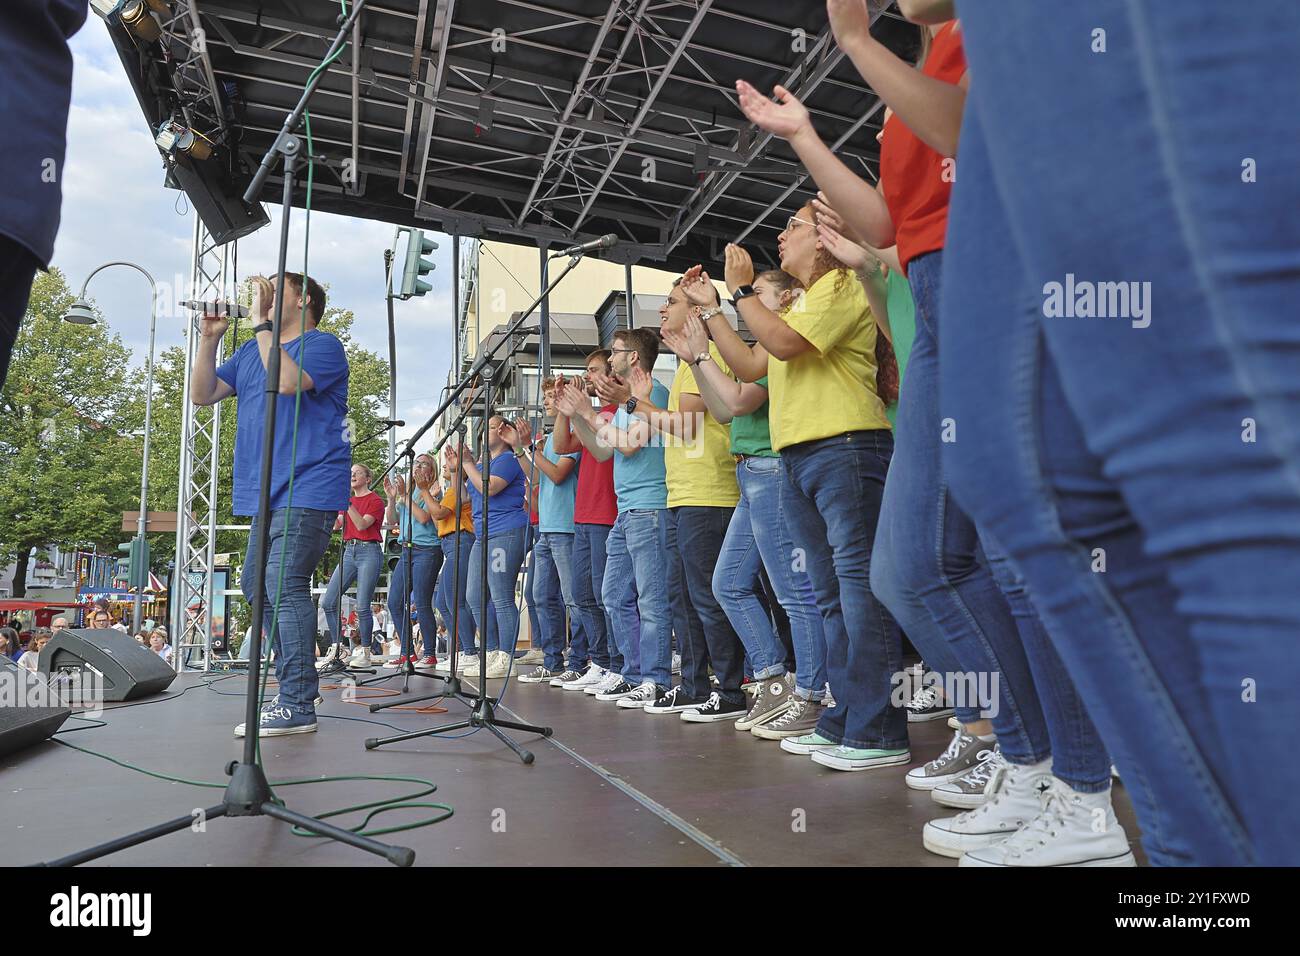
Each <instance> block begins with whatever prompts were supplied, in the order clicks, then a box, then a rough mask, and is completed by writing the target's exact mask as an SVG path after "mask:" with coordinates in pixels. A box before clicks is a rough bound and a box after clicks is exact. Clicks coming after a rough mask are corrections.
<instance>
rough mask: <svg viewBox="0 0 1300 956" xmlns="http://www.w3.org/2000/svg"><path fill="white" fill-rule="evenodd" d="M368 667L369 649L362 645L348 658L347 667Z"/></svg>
mask: <svg viewBox="0 0 1300 956" xmlns="http://www.w3.org/2000/svg"><path fill="white" fill-rule="evenodd" d="M369 666H370V648H368V647H365V646H364V645H362V646H359V647H357V649H356V650H354V651H353V652H352V656H351V657H349V658H348V667H369Z"/></svg>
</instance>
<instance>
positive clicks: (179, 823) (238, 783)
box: [41, 761, 415, 866]
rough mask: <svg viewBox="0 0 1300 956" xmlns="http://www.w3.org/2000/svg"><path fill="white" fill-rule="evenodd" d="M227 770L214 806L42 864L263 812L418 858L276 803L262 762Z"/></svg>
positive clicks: (370, 848) (395, 860) (342, 839)
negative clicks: (226, 779) (197, 823)
mask: <svg viewBox="0 0 1300 956" xmlns="http://www.w3.org/2000/svg"><path fill="white" fill-rule="evenodd" d="M226 773H227V774H229V775H230V783H229V785H228V786H227V787H226V791H225V795H224V797H223V798H222V802H221V803H219V804H217V805H216V806H214V807H208V808H207V809H204V810H200V811H194V812H191V813H187V814H185V816H183V817H177V818H176V819H174V820H168V821H167V822H166V823H160V824H158V825H156V826H152V827H149V828H148V829H145V830H140V831H138V832H136V833H132V834H129V835H127V836H124V837H119V838H118V839H116V840H112V841H110V842H108V843H101V844H100V845H99V846H95V847H91V848H90V849H88V850H82V851H80V852H78V853H73V854H71V855H69V856H65V857H60V858H59V859H57V860H50V861H49V862H47V863H44V864H41V865H42V866H77V865H79V864H81V863H88V862H89V861H91V860H97V859H99V858H100V857H102V856H108V855H109V854H110V853H116V852H118V851H119V850H125V849H128V848H129V847H133V846H139V845H140V844H142V843H148V842H149V841H150V840H156V839H158V837H161V836H166V835H167V834H169V833H178V832H180V831H181V830H188V829H190V828H191V827H193V825H194V822H195V820H202V821H203V822H204V823H206V822H207V821H209V820H215V819H217V818H219V817H260V816H266V817H271V818H272V819H275V820H279V821H280V822H282V823H288V824H290V825H291V826H295V827H298V828H299V829H301V830H307V831H309V832H310V833H314V834H316V835H318V836H323V837H328V838H329V839H331V840H336V841H337V842H339V843H344V844H347V845H348V846H352V847H356V848H357V849H358V850H365V851H366V852H367V853H373V854H375V856H382V857H383V858H384V859H385V860H387V861H388V862H389V863H392V864H393V865H394V866H410V865H411V864H412V863H414V862H415V851H414V850H412V849H411V848H410V847H406V846H393V845H392V844H389V843H380V842H379V841H378V840H372V839H370V837H366V836H362V835H361V834H359V833H353V832H352V831H351V830H344V829H343V828H342V827H336V826H334V825H333V824H332V823H326V822H324V821H323V820H317V819H316V818H315V817H309V816H307V815H305V814H302V813H295V812H294V811H293V810H290V809H288V808H287V807H285V806H283V805H282V804H279V803H276V802H275V801H274V799H273V798H272V796H271V785H270V784H269V783H268V782H267V780H266V774H265V772H263V770H262V768H261V767H260V766H259V765H258V764H250V763H241V762H239V761H231V763H230V764H228V765H227V766H226Z"/></svg>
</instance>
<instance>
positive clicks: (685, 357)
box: [663, 319, 700, 362]
mask: <svg viewBox="0 0 1300 956" xmlns="http://www.w3.org/2000/svg"><path fill="white" fill-rule="evenodd" d="M695 321H696V322H698V321H699V319H696V320H695ZM663 339H664V345H666V346H668V347H669V348H670V349H672V350H673V354H674V355H676V356H677V357H678V358H679V359H681V360H682V361H683V362H693V361H695V356H697V355H699V354H700V353H698V352H692V351H691V345H690V342H688V341H687V340H686V330H685V329H681V330H679V331H677V332H674V331H672V330H670V329H664V331H663Z"/></svg>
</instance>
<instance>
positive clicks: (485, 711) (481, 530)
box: [366, 251, 582, 764]
mask: <svg viewBox="0 0 1300 956" xmlns="http://www.w3.org/2000/svg"><path fill="white" fill-rule="evenodd" d="M581 259H582V253H581V251H580V252H578V253H577V254H575V255H574V256H573V258H571V259H570V260H569V264H568V265H567V266H565V268H564V269H563V271H561V272H560V274H559V275H557V276H556V277H555V278H554V279H553V280H551V282H550V283H549V284H547V286H546V288H545V289H543V290H542V292H541V294H540V295H538V296H537V298H536V299H534V300H533V302H532V304H531V305H529V306H528V308H527V309H525V310H524V311H523V312H521V313H520V314H519V317H518V318H516V319H515V320H514V321H513V322H512V323H511V324H510V325H509V326H507V328H506V330H505V333H504V334H503V335H502V336H501V338H500V339H499V340H498V341H497V342H496V344H495V345H493V346H492V347H491V348H490V349H488V350H487V351H486V352H485V353H484V354H483V355H482V356H480V357H479V358H478V360H477V361H475V363H474V364H473V365H472V366H471V367H470V369H469V371H468V372H466V373H465V377H464V378H462V379H461V380H460V382H458V383H457V385H456V387H455V388H454V389H452V391H451V394H450V395H448V396H447V397H446V398H445V399H444V400H443V401H442V403H441V404H440V405H439V406H438V408H437V409H436V410H435V411H434V413H433V414H432V415H430V416H429V419H428V421H426V422H425V423H424V424H423V425H421V426H420V428H419V430H418V431H416V433H415V434H414V435H412V436H411V437H410V438H409V439H407V442H406V445H407V449H408V451H409V450H410V449H413V448H414V447H415V443H416V442H417V441H419V440H420V438H421V437H422V436H423V435H424V433H425V432H427V431H428V430H429V429H430V428H432V427H433V425H434V423H435V422H437V421H438V419H440V418H441V417H442V416H443V414H445V413H446V411H447V410H448V409H449V408H451V406H452V405H453V404H455V402H456V400H457V399H458V398H460V396H461V394H462V393H464V392H465V390H466V389H468V388H469V386H470V383H472V382H474V381H475V380H478V381H480V382H481V383H482V385H483V425H482V429H481V436H482V437H481V447H482V450H483V470H482V474H483V491H484V494H483V496H482V497H483V511H482V520H481V521H480V523H479V524H480V525H481V527H476V528H475V529H474V530H475V532H476V533H477V534H478V535H479V541H480V542H481V544H482V547H481V548H480V550H479V557H480V561H479V581H480V584H481V586H482V594H481V596H480V603H479V621H480V622H482V626H481V627H480V628H479V639H478V659H479V677H478V682H477V683H478V695H477V697H475V698H474V707H473V710H471V711H470V713H469V716H468V717H467V718H466V719H465V720H460V721H457V722H455V723H452V724H444V725H442V726H439V727H431V728H429V729H428V730H420V731H416V732H414V733H409V734H397V735H395V736H392V737H380V738H375V737H371V738H369V739H368V740H367V741H366V749H367V750H374V749H375V748H376V747H382V746H385V745H386V744H392V743H398V742H400V741H404V740H416V739H418V738H420V737H429V736H435V735H442V734H449V733H454V732H455V731H458V730H465V729H467V728H472V729H474V730H480V729H486V730H487V731H489V732H490V733H491V734H493V735H494V736H495V737H496V738H497V739H499V740H500V741H501V742H502V743H504V744H505V745H506V746H507V747H509V748H510V749H511V750H513V751H514V752H515V754H516V755H517V756H518V757H519V759H520V760H521V761H523V762H524V763H525V764H531V763H532V762H533V760H534V759H535V758H534V755H533V753H532V751H529V750H525V749H523V748H522V747H520V746H519V745H518V744H517V743H515V742H514V740H512V739H511V738H510V737H508V736H507V735H506V734H505V733H503V732H502V730H501V728H503V727H504V728H507V729H510V730H520V731H524V732H525V733H536V734H541V735H542V736H543V737H549V736H551V733H552V730H551V728H550V727H538V726H534V725H532V724H522V723H517V722H514V721H507V720H501V719H499V718H498V717H497V716H496V711H495V709H494V702H493V701H492V700H491V699H490V698H489V697H488V694H487V678H486V677H485V676H484V675H486V674H487V621H488V617H487V615H488V604H489V601H490V598H489V594H488V540H489V538H488V530H489V529H488V525H489V511H490V508H489V498H490V497H491V496H490V495H488V494H487V490H488V489H489V488H490V487H491V482H492V451H491V449H490V448H489V447H488V441H487V431H488V423H489V422H490V421H491V420H492V397H493V393H494V392H495V390H496V385H497V383H496V376H497V374H498V373H499V372H500V370H501V368H502V367H503V366H502V365H495V364H494V362H495V360H496V356H497V352H499V351H501V349H502V348H503V347H504V346H505V344H506V343H507V342H509V341H511V339H513V337H514V335H515V334H516V333H517V332H518V331H519V329H520V328H522V327H523V324H524V322H525V321H526V320H527V319H528V317H529V316H530V315H532V314H533V311H534V310H535V309H536V308H537V307H538V306H539V305H541V303H542V300H544V299H545V298H546V297H547V296H548V295H550V293H551V290H552V289H554V288H555V287H556V286H557V285H559V284H560V283H561V282H562V281H564V277H565V276H567V275H568V274H569V273H570V272H572V271H573V270H574V268H575V267H576V266H577V265H578V263H579V261H581ZM503 364H504V363H503ZM472 407H473V402H471V403H470V404H469V407H468V408H466V409H465V411H464V412H462V414H461V418H464V417H465V415H466V414H468V412H469V410H470V409H471V408H472ZM449 434H450V433H449ZM445 440H446V438H444V441H445ZM461 448H462V450H463V448H464V442H463V439H462V442H461ZM393 464H394V465H395V464H396V462H394V463H393ZM392 467H393V465H390V466H389V468H390V469H391V468H392ZM460 467H461V469H462V473H463V468H464V466H463V464H462V465H461V466H460ZM456 506H457V509H459V508H460V501H459V500H457V502H456ZM457 545H458V546H459V542H457ZM453 676H454V675H453ZM508 679H509V678H507V680H508ZM452 739H455V738H452Z"/></svg>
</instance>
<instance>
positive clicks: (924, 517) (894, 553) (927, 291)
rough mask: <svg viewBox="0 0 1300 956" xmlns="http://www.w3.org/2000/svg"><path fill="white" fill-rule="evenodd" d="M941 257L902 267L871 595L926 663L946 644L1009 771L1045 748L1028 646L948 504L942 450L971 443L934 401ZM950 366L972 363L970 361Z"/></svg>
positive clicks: (955, 418)
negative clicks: (902, 301) (908, 319)
mask: <svg viewBox="0 0 1300 956" xmlns="http://www.w3.org/2000/svg"><path fill="white" fill-rule="evenodd" d="M942 257H943V254H942V253H941V252H930V253H927V254H925V255H922V256H918V257H917V258H915V259H913V260H912V261H911V262H910V263H909V264H908V281H909V283H910V284H911V287H912V297H913V299H914V300H915V302H916V338H915V339H914V340H913V342H912V352H911V355H910V356H909V357H908V361H907V379H906V381H905V382H904V383H903V390H902V397H901V400H900V401H899V404H898V440H897V446H896V448H895V451H894V459H893V461H892V462H891V463H890V468H889V482H888V484H887V485H886V486H885V499H884V504H883V505H882V507H881V516H880V521H881V524H882V525H887V526H888V528H889V532H888V534H889V537H888V542H889V550H886V549H885V547H884V544H885V541H884V540H883V539H877V542H876V550H877V552H878V553H879V555H880V560H878V561H876V562H875V563H874V564H873V565H872V579H871V588H872V590H873V591H874V592H875V594H876V596H877V597H878V598H880V600H881V601H882V602H884V604H885V605H886V606H887V607H888V608H889V609H890V610H891V611H893V612H894V615H895V616H896V617H897V618H898V620H899V621H900V622H901V623H902V626H903V629H904V630H905V631H907V635H908V637H909V638H911V639H912V641H913V642H914V643H917V646H918V647H920V648H921V651H922V654H923V655H928V656H927V660H930V658H931V657H933V654H932V652H931V648H932V647H933V646H934V645H935V644H936V643H938V642H940V641H943V640H945V639H946V640H947V642H948V643H949V644H950V645H951V647H952V651H953V654H954V655H955V656H956V658H957V661H958V663H959V665H960V673H961V675H962V676H963V678H965V680H964V681H962V682H959V683H958V684H957V685H956V686H957V687H958V688H969V687H972V686H973V687H974V688H975V691H976V696H977V698H978V701H977V703H978V709H979V710H980V712H981V714H982V715H984V716H988V717H989V718H990V719H991V720H992V721H993V729H994V730H995V731H996V732H997V735H998V743H999V744H1000V745H1001V748H1002V753H1003V755H1004V756H1005V757H1006V758H1007V760H1009V761H1010V762H1011V763H1015V764H1032V763H1037V762H1038V761H1040V760H1042V759H1044V758H1045V757H1047V756H1048V754H1050V753H1051V741H1050V739H1049V737H1048V734H1047V722H1046V720H1045V719H1044V717H1043V709H1042V705H1041V703H1040V702H1039V699H1038V693H1037V689H1036V688H1035V686H1034V681H1033V676H1032V674H1031V672H1030V670H1029V663H1028V660H1027V659H1026V657H1025V650H1024V645H1023V644H1022V643H1021V640H1020V633H1019V630H1018V629H1017V627H1016V622H1015V620H1014V618H1013V617H1012V615H1011V607H1010V605H1009V604H1008V603H1007V599H1006V596H1005V595H1004V594H1003V593H1002V591H1001V589H999V588H998V585H997V582H996V581H995V580H994V578H993V575H992V574H991V573H990V572H989V568H988V565H987V563H986V562H984V561H981V560H980V553H979V552H980V541H979V535H978V533H977V532H976V529H975V524H974V522H972V521H971V520H970V518H969V517H967V516H966V514H965V513H964V512H963V511H962V510H961V509H960V508H958V507H957V505H956V503H955V502H954V501H953V500H952V498H951V497H950V496H949V494H948V485H947V481H946V479H945V478H944V474H943V467H942V456H941V452H942V449H943V447H944V445H945V444H953V443H960V442H962V441H964V440H967V439H966V437H965V433H964V432H962V431H961V428H962V426H963V425H965V424H966V421H965V418H966V416H964V415H960V414H958V410H954V409H952V408H950V407H948V404H949V403H945V402H943V401H941V399H940V394H939V369H940V364H941V363H940V355H939V269H940V264H941V262H942ZM956 358H957V359H958V360H960V361H962V362H971V361H972V359H971V357H970V356H956ZM975 364H978V363H975ZM961 411H964V409H963V410H961ZM944 416H947V418H945V417H944ZM949 420H951V425H950V424H949ZM950 429H956V431H955V432H954V431H951V430H950ZM945 431H947V435H945ZM945 438H947V439H948V440H945ZM930 663H931V665H932V666H936V665H935V664H934V661H933V660H930ZM995 682H996V691H997V693H996V695H994V694H993V690H994V687H995ZM967 696H969V695H967ZM958 701H959V702H960V703H962V704H963V705H964V707H963V713H965V709H966V707H969V706H970V704H971V701H970V700H969V699H964V700H963V699H962V698H961V695H959V696H958Z"/></svg>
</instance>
